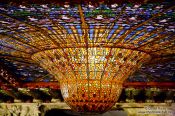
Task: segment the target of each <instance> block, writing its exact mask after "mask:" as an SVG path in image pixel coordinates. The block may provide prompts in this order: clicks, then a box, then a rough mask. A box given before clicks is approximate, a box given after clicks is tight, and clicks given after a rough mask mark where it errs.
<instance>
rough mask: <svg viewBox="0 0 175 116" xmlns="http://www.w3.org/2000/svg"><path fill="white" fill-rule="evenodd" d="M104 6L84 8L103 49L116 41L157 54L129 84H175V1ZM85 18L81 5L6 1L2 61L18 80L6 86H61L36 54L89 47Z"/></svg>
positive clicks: (0, 14)
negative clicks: (41, 64) (28, 83)
mask: <svg viewBox="0 0 175 116" xmlns="http://www.w3.org/2000/svg"><path fill="white" fill-rule="evenodd" d="M102 3H103V2H102ZM102 3H100V4H98V5H94V4H84V5H82V8H83V9H82V10H83V14H84V17H85V21H86V23H87V25H88V36H89V41H96V42H97V43H98V45H97V46H104V45H103V43H105V42H107V43H108V44H109V45H110V44H111V42H114V43H115V45H114V46H113V47H117V48H125V49H132V50H137V51H141V52H145V53H147V54H149V55H151V57H152V59H151V62H149V63H147V64H145V65H143V66H142V67H141V69H139V70H138V71H137V72H136V73H135V74H134V75H132V76H130V77H129V78H128V80H127V81H128V82H174V81H175V37H174V35H175V22H174V20H175V15H174V14H175V5H174V2H171V1H170V0H165V1H164V2H154V3H149V2H148V3H146V4H145V3H142V4H135V3H134V4H132V3H131V2H128V3H125V2H123V3H120V4H107V5H104V4H102ZM111 3H112V2H111ZM80 14H81V13H80V11H79V9H78V6H77V5H71V6H69V5H62V4H25V3H23V4H16V3H0V62H1V66H2V68H3V69H6V70H8V71H10V72H11V73H12V75H13V76H14V77H12V78H13V79H12V80H11V81H10V80H9V79H8V78H5V79H0V82H3V83H13V82H14V83H15V84H17V85H18V84H20V83H24V82H56V81H57V80H56V79H54V77H53V75H51V74H49V73H48V72H47V71H46V70H45V69H43V68H41V67H40V66H39V65H38V63H36V62H34V61H33V60H32V59H31V56H32V55H33V54H35V53H37V52H39V51H43V50H50V49H56V48H60V47H63V46H60V44H62V45H65V46H66V45H67V46H74V45H75V43H76V42H78V43H81V42H82V43H83V42H84V41H83V38H82V37H81V36H82V34H83V32H82V29H83V28H84V27H82V19H81V16H80ZM101 14H102V15H101ZM72 38H75V39H72ZM103 38H106V39H107V40H104V39H103ZM24 59H25V60H24ZM15 90H16V89H15V88H14V91H15ZM16 91H18V90H16Z"/></svg>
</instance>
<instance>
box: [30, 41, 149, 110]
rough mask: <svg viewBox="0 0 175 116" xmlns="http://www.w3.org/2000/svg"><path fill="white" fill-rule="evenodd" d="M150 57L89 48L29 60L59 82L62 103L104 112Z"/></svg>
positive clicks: (38, 55)
mask: <svg viewBox="0 0 175 116" xmlns="http://www.w3.org/2000/svg"><path fill="white" fill-rule="evenodd" d="M149 58H150V56H149V55H148V54H145V53H143V52H139V51H135V50H129V49H121V48H105V47H91V48H88V49H86V48H83V47H79V46H78V44H77V46H74V48H63V49H52V50H46V51H42V52H38V53H36V54H34V55H33V56H32V59H33V60H35V61H36V62H39V64H40V65H41V66H42V67H44V68H45V69H46V70H48V71H49V72H50V73H51V74H53V75H54V76H55V77H56V78H57V79H58V80H59V82H60V85H61V91H62V94H63V97H64V100H65V102H67V104H68V105H69V106H70V107H71V108H72V109H74V110H75V111H78V112H105V111H107V110H108V109H110V108H111V107H112V106H113V105H114V103H115V102H116V101H117V99H118V97H119V95H120V92H121V90H122V83H123V82H124V81H125V79H126V78H127V77H128V76H129V75H130V74H132V73H133V72H134V71H135V70H136V69H137V68H139V67H140V66H141V65H142V63H144V62H145V61H147V60H149Z"/></svg>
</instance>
